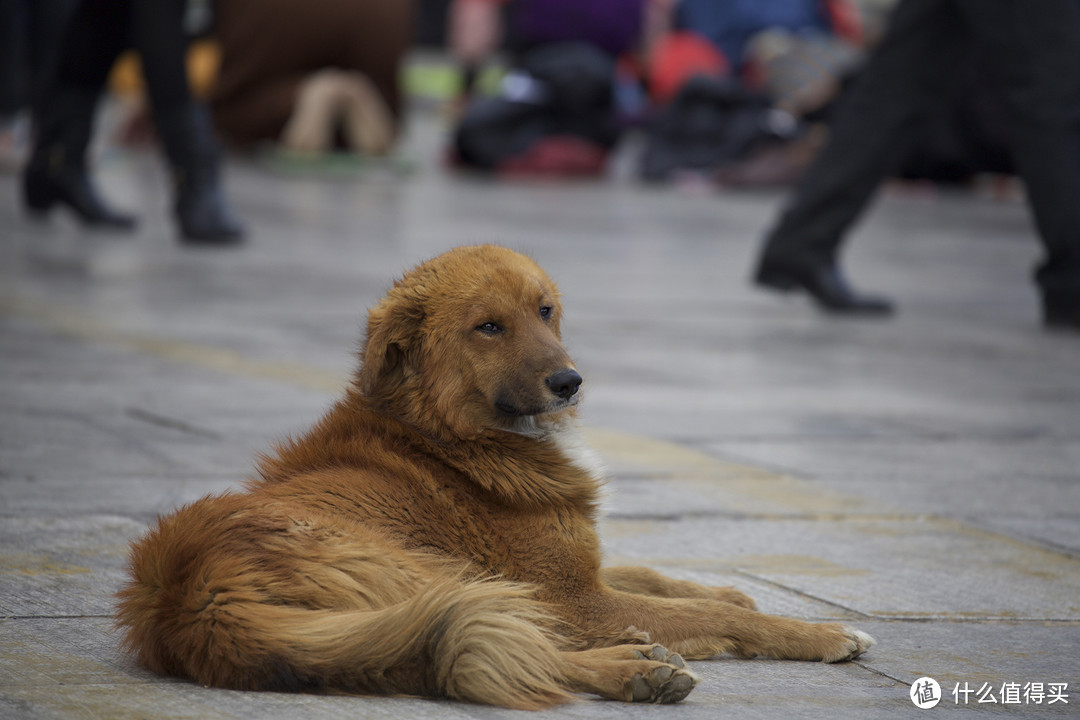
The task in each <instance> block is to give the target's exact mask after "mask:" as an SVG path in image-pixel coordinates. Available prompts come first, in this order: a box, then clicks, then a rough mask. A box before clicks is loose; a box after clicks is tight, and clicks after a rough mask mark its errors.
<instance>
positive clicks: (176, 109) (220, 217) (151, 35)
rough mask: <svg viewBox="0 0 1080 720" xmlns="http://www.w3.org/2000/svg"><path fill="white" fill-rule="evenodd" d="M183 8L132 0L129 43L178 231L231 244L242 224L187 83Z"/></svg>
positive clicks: (206, 116)
mask: <svg viewBox="0 0 1080 720" xmlns="http://www.w3.org/2000/svg"><path fill="white" fill-rule="evenodd" d="M185 7H186V4H185V2H184V0H132V6H131V35H132V42H133V44H134V46H135V49H136V50H137V51H138V52H139V55H140V56H141V58H142V65H143V73H144V75H145V77H146V85H147V92H148V94H149V96H150V107H151V110H152V111H153V115H154V125H155V127H156V128H157V131H158V136H159V138H160V140H161V143H162V144H163V145H164V148H165V155H166V156H167V157H168V160H169V165H170V167H171V169H172V174H173V181H174V183H175V186H176V217H177V221H178V223H179V225H180V231H181V234H182V236H183V238H184V240H185V241H189V242H205V243H232V242H236V241H238V240H240V238H241V237H242V236H243V234H244V228H243V224H242V222H241V221H240V219H239V218H238V217H237V215H236V213H234V212H233V210H232V208H231V207H230V206H229V203H228V201H227V200H226V198H225V194H224V191H223V189H222V187H221V179H220V164H221V153H220V149H219V147H218V143H217V140H216V138H215V136H214V128H213V123H212V122H211V121H210V113H209V111H208V110H207V108H206V106H205V105H203V103H201V102H199V101H197V100H196V99H195V98H194V97H193V96H192V94H191V89H190V87H189V85H188V78H187V67H186V55H187V39H186V38H185V36H184V31H183V18H184V9H185Z"/></svg>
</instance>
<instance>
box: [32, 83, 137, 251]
mask: <svg viewBox="0 0 1080 720" xmlns="http://www.w3.org/2000/svg"><path fill="white" fill-rule="evenodd" d="M96 107H97V93H95V92H91V91H87V90H75V89H63V90H58V91H56V92H55V94H54V95H52V96H50V97H49V99H48V102H47V103H44V104H43V106H42V107H41V108H40V109H39V110H38V112H37V114H36V116H35V118H34V121H35V123H34V124H35V128H34V130H35V140H34V149H33V152H32V153H31V155H30V160H29V162H28V163H27V165H26V168H25V169H24V170H23V176H22V181H23V185H22V189H23V202H24V203H25V205H26V208H27V209H28V210H29V211H30V212H31V213H34V214H44V213H46V212H48V211H49V210H51V209H52V207H53V206H54V205H56V204H57V203H59V204H61V205H66V206H68V207H69V208H71V210H72V211H74V212H75V214H76V215H77V216H78V217H79V219H80V220H81V221H82V222H84V223H85V224H87V225H92V226H97V227H108V228H115V229H118V230H131V229H133V228H134V227H135V218H134V217H132V216H131V215H125V214H123V213H118V212H116V211H114V210H112V209H110V208H109V206H108V205H106V204H105V202H104V201H103V200H102V199H101V196H100V195H99V194H98V192H97V190H96V189H95V188H94V185H93V183H92V182H91V181H90V176H89V175H88V174H87V171H86V149H87V146H88V145H89V144H90V134H91V132H92V129H93V122H94V110H95V108H96Z"/></svg>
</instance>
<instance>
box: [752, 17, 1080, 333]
mask: <svg viewBox="0 0 1080 720" xmlns="http://www.w3.org/2000/svg"><path fill="white" fill-rule="evenodd" d="M972 46H974V47H975V48H976V49H977V50H979V51H980V54H979V55H978V57H979V58H980V59H981V61H982V62H984V63H985V64H986V70H987V71H988V72H989V73H990V74H991V75H992V77H993V78H994V80H995V82H996V85H997V88H998V90H999V92H1000V96H999V97H1000V99H1001V101H1002V104H1003V106H1004V109H1005V111H1006V112H1007V120H1008V122H1009V128H1008V130H1009V133H1008V135H1009V146H1010V150H1011V154H1012V159H1013V161H1014V162H1015V164H1016V167H1017V170H1018V172H1019V174H1020V176H1021V177H1022V179H1023V180H1024V182H1025V185H1026V188H1027V194H1028V199H1029V203H1030V205H1031V210H1032V213H1033V215H1034V220H1035V224H1036V227H1037V230H1038V233H1039V236H1040V238H1041V240H1042V243H1043V247H1044V250H1045V259H1044V260H1043V262H1042V263H1041V264H1040V265H1039V266H1038V268H1037V269H1036V271H1035V282H1036V284H1037V286H1038V289H1039V292H1040V296H1041V299H1042V310H1043V320H1044V323H1045V325H1046V326H1047V327H1049V328H1065V329H1072V330H1076V329H1080V202H1078V198H1080V70H1078V68H1080V3H1077V2H1076V0H1040V1H1039V2H1035V3H1029V2H1021V1H1020V0H901V2H900V3H899V5H898V6H897V8H896V9H895V11H894V13H893V15H892V17H891V20H890V23H889V26H888V28H887V30H886V34H885V36H884V38H883V40H882V42H881V44H880V45H879V46H878V47H877V49H876V50H875V52H874V53H873V54H872V55H871V57H870V59H869V61H868V64H867V66H866V67H865V69H864V70H863V71H862V73H861V74H860V75H859V77H858V78H857V79H856V81H855V83H854V84H853V86H852V88H851V89H850V91H849V92H848V93H847V94H846V95H845V96H844V97H843V98H842V99H841V102H840V106H839V107H838V109H837V111H836V115H835V116H834V119H833V123H832V127H831V138H830V140H829V142H828V143H827V144H826V146H825V148H824V150H823V152H822V153H821V154H820V155H818V156H817V158H816V159H815V161H814V163H813V164H812V165H811V167H810V169H809V170H808V172H807V173H806V175H804V176H803V178H802V180H801V182H800V183H799V186H798V188H797V190H796V191H795V193H794V195H793V197H792V198H791V200H790V202H789V204H788V206H787V207H786V209H785V210H784V212H783V213H782V214H781V216H780V218H779V221H778V223H777V224H776V226H775V227H774V228H773V229H772V230H771V231H770V232H769V233H768V235H767V237H766V241H765V243H764V246H763V248H762V250H761V254H760V257H759V260H758V264H757V267H756V270H755V272H754V280H755V282H756V283H757V284H758V285H760V286H762V287H764V288H767V289H770V290H779V291H791V290H794V291H800V292H804V293H806V294H808V295H809V296H810V297H811V298H813V299H814V301H816V303H817V305H818V306H819V307H821V308H822V309H823V310H825V311H827V312H831V313H836V314H859V315H871V316H885V315H889V314H891V313H892V312H893V304H892V302H891V301H889V300H888V299H887V298H884V297H880V296H875V295H867V294H863V293H860V292H858V291H856V290H855V289H853V288H852V287H851V286H850V285H849V284H848V282H847V281H846V279H845V278H844V276H843V274H842V273H841V271H840V268H839V265H838V255H839V251H840V247H841V244H842V242H843V238H844V235H845V233H846V232H847V231H848V230H849V228H850V227H851V225H852V224H853V223H854V221H855V220H856V218H857V217H858V216H859V214H860V213H861V211H862V210H863V209H864V208H865V207H866V205H867V203H868V202H869V200H870V199H871V197H872V196H873V194H874V192H875V191H876V189H877V188H878V186H879V185H880V183H881V182H882V180H884V179H885V178H886V177H887V176H888V175H889V174H890V173H891V172H892V171H894V170H895V169H896V164H897V162H898V161H899V160H900V159H902V158H903V156H904V153H905V152H906V151H907V148H908V145H909V144H910V143H911V142H912V141H913V139H914V138H916V137H917V136H918V130H919V126H920V124H921V122H922V120H923V119H924V117H925V113H926V112H927V111H928V109H929V108H931V107H932V106H933V105H934V103H935V101H940V99H941V97H940V96H941V93H942V91H943V88H947V87H948V86H949V83H948V82H947V80H948V77H949V76H950V73H952V72H955V68H956V67H957V66H958V63H957V59H958V58H959V57H961V56H962V54H963V53H964V52H966V51H968V50H969V49H970V47H972Z"/></svg>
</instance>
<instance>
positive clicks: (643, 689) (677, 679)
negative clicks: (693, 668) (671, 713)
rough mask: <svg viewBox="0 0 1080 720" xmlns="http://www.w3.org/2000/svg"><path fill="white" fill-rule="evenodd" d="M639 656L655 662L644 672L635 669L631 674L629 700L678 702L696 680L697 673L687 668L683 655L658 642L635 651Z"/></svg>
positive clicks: (661, 702)
mask: <svg viewBox="0 0 1080 720" xmlns="http://www.w3.org/2000/svg"><path fill="white" fill-rule="evenodd" d="M638 655H640V656H641V659H642V660H651V661H653V662H654V663H659V664H656V665H654V666H653V667H652V668H651V669H649V670H646V671H645V672H637V673H634V674H633V675H632V676H631V677H630V688H629V689H630V698H629V699H630V701H631V702H647V703H657V704H664V705H666V704H669V703H677V702H679V701H680V700H682V699H683V698H685V697H686V696H687V695H689V694H690V691H691V690H693V689H694V686H695V685H697V683H698V677H697V675H694V674H693V673H692V672H690V671H689V670H687V669H686V663H685V662H684V661H683V659H682V657H681V656H679V655H677V654H676V653H673V652H668V650H667V649H666V648H664V647H662V646H660V645H654V646H652V647H651V648H649V649H648V650H647V651H646V652H641V651H638Z"/></svg>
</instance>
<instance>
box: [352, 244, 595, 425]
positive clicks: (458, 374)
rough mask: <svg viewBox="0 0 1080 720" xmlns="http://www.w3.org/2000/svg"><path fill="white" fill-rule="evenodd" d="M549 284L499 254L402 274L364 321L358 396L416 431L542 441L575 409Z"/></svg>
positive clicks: (472, 255)
mask: <svg viewBox="0 0 1080 720" xmlns="http://www.w3.org/2000/svg"><path fill="white" fill-rule="evenodd" d="M561 319H562V305H561V304H560V302H559V292H558V289H557V288H556V287H555V284H554V283H553V282H552V281H551V278H549V277H548V276H547V274H546V273H545V272H544V271H543V270H542V269H541V268H540V267H539V266H538V265H537V264H536V263H535V262H533V261H532V260H531V259H529V258H527V257H525V256H523V255H520V254H518V253H515V252H513V251H511V250H507V249H505V248H500V247H495V246H488V245H485V246H478V247H466V248H457V249H455V250H451V251H449V252H447V253H445V254H443V255H440V256H439V257H436V258H434V259H433V260H429V261H428V262H426V263H424V264H422V265H420V266H418V267H416V268H415V269H413V270H412V271H411V272H409V273H407V274H406V275H405V276H404V277H403V278H402V279H401V280H400V281H398V282H397V283H395V285H394V287H393V288H392V289H391V290H390V292H389V293H387V295H386V297H385V298H383V300H382V301H381V302H380V303H379V304H378V305H377V306H375V308H373V309H372V310H371V312H370V314H369V316H368V327H367V339H366V343H365V346H364V350H363V353H362V365H361V368H360V372H359V375H358V377H357V387H358V388H359V390H360V392H361V393H362V394H363V395H365V396H366V397H368V398H369V399H371V400H373V401H375V402H376V403H377V404H378V405H379V406H381V407H384V408H385V409H387V410H388V411H390V412H392V413H393V414H395V415H396V416H398V417H400V418H401V419H403V420H406V421H408V422H410V423H412V424H415V425H417V426H419V427H421V428H422V429H424V430H426V431H428V432H432V433H436V434H440V435H442V434H446V433H449V434H451V435H453V436H457V437H469V436H473V435H475V434H477V433H479V432H483V431H484V430H489V429H503V430H511V431H515V432H529V433H531V432H542V431H543V428H544V426H545V424H547V423H548V422H550V421H551V420H553V419H555V418H557V417H559V416H560V415H562V414H563V413H565V412H567V411H569V409H570V408H571V407H572V406H573V405H574V404H576V402H577V400H578V387H579V386H580V385H581V376H580V375H579V374H578V372H577V370H576V369H575V367H574V364H573V363H572V362H571V360H570V356H569V355H568V354H567V352H566V350H565V349H564V348H563V346H562V342H561V333H560V328H559V323H560V321H561Z"/></svg>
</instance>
